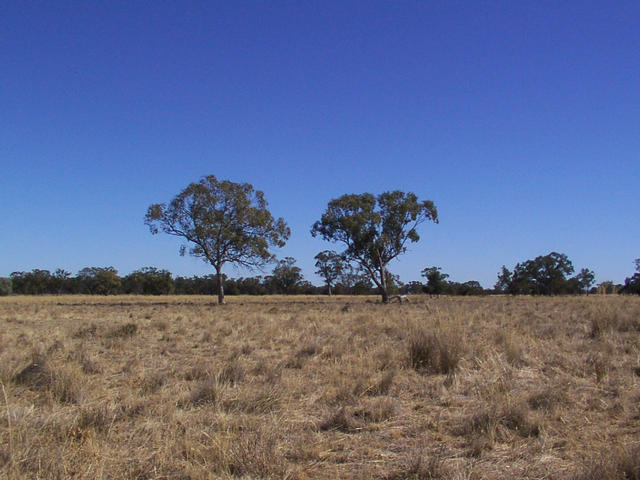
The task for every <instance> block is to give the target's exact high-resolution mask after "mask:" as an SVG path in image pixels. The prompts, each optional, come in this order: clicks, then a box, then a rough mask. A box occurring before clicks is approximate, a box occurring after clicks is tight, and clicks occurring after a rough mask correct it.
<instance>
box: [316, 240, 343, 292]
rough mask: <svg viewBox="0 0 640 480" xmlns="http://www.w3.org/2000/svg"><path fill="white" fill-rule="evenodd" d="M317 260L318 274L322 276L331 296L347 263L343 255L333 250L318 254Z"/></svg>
mask: <svg viewBox="0 0 640 480" xmlns="http://www.w3.org/2000/svg"><path fill="white" fill-rule="evenodd" d="M314 258H315V260H316V264H315V265H316V268H317V269H318V270H316V274H318V275H320V276H321V277H322V278H323V279H324V282H325V284H326V285H327V293H328V294H329V296H331V289H332V288H333V285H334V284H335V282H336V281H337V280H338V279H339V278H340V276H341V275H342V272H343V271H344V268H345V261H344V258H343V257H342V255H339V254H337V253H336V252H334V251H332V250H325V251H323V252H320V253H318V254H317V255H316V256H315V257H314Z"/></svg>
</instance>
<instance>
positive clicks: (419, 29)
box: [0, 1, 640, 287]
mask: <svg viewBox="0 0 640 480" xmlns="http://www.w3.org/2000/svg"><path fill="white" fill-rule="evenodd" d="M639 20H640V3H638V2H632V1H629V2H601V1H597V2H596V1H579V2H578V1H575V2H559V1H553V2H552V1H536V2H513V1H487V2H462V1H460V2H456V1H442V2H429V1H424V2H410V1H398V2H377V1H359V2H352V1H340V2H338V1H326V2H298V1H288V2H281V1H273V2H272V1H269V2H267V1H256V2H240V1H233V2H150V1H149V2H142V1H140V2H129V1H126V2H98V1H89V2H68V3H65V2H62V1H61V2H2V5H1V6H0V65H1V66H2V67H1V68H0V106H1V108H0V218H1V220H0V239H1V240H0V246H1V248H0V276H3V275H8V274H10V273H11V272H12V271H16V270H30V269H32V268H47V269H51V270H53V269H55V268H58V267H62V268H65V269H67V270H71V271H73V272H74V273H75V272H76V271H77V270H79V269H81V268H83V267H85V266H107V265H112V266H114V267H115V268H117V269H118V270H119V271H120V273H121V274H126V273H129V272H130V271H132V270H134V269H137V268H140V267H143V266H149V265H153V266H157V267H160V268H167V269H169V270H171V271H172V272H174V273H176V274H180V275H192V274H205V273H211V272H212V269H211V268H210V267H208V266H207V265H206V264H204V263H203V262H202V261H201V260H198V259H193V258H188V257H180V256H179V255H178V247H179V241H178V240H177V239H176V238H174V237H169V236H162V235H157V236H152V235H151V234H150V233H149V231H148V229H147V227H146V226H145V225H144V223H143V218H144V214H145V212H146V209H147V207H148V206H149V205H150V204H152V203H157V202H165V201H169V200H170V199H171V198H172V197H173V196H174V195H175V194H177V193H178V192H179V191H180V190H181V189H183V188H184V187H186V186H187V185H188V184H189V183H190V182H192V181H197V180H198V179H199V178H200V177H202V176H203V175H208V174H214V175H216V176H217V177H218V178H220V179H229V180H232V181H238V182H249V183H251V184H253V185H254V186H255V187H256V188H258V189H260V190H263V191H264V192H265V196H266V198H267V200H268V201H269V204H270V208H271V211H272V213H273V214H274V215H275V216H282V217H284V218H285V220H286V221H287V222H288V223H289V225H290V227H291V229H292V236H291V239H290V240H289V242H288V244H287V246H286V247H285V248H283V249H282V250H280V251H278V252H277V253H278V255H279V256H280V257H284V256H292V257H295V258H296V259H297V260H298V264H299V265H300V266H301V267H302V269H303V272H304V273H305V276H306V277H307V278H308V279H310V280H311V281H313V282H315V283H319V280H318V279H317V278H316V277H315V276H314V275H313V270H314V268H313V263H314V261H313V256H314V255H315V254H316V253H317V252H319V251H321V250H324V249H327V248H336V247H332V246H331V245H330V244H326V243H324V242H322V241H321V240H319V239H312V238H311V236H310V234H309V230H310V227H311V225H312V224H313V222H314V221H316V220H318V219H319V217H320V215H321V214H322V212H323V211H324V209H325V208H326V205H327V202H328V201H329V200H330V199H332V198H335V197H337V196H339V195H342V194H344V193H362V192H371V193H380V192H383V191H387V190H395V189H400V190H406V191H413V192H415V193H416V194H417V195H418V196H419V197H420V198H422V199H429V200H433V201H434V202H435V204H436V206H437V207H438V210H439V215H440V223H439V224H438V225H433V224H425V225H424V226H423V227H422V229H421V231H420V233H421V236H422V239H421V241H420V242H419V243H417V244H413V245H411V247H410V252H409V253H407V254H406V255H404V256H403V257H402V258H401V259H400V260H399V261H397V262H393V263H392V264H391V265H390V270H391V271H392V272H394V273H397V274H400V276H401V279H402V280H404V281H410V280H418V279H420V271H421V270H422V269H423V268H425V267H428V266H432V265H437V266H440V267H442V268H443V270H444V271H445V272H447V273H449V274H450V275H451V278H452V279H453V280H456V281H467V280H472V279H474V280H478V281H480V282H481V283H482V284H483V285H484V286H487V287H488V286H492V285H493V284H494V283H495V280H496V275H497V272H498V271H499V269H500V267H501V266H502V265H503V264H504V265H507V266H508V267H512V266H513V265H514V264H515V263H516V262H519V261H524V260H527V259H530V258H534V257H535V256H537V255H542V254H546V253H549V252H551V251H554V250H555V251H558V252H561V253H565V254H567V255H568V256H569V258H570V259H571V260H572V261H573V263H574V266H575V267H576V269H580V268H582V267H588V268H591V269H593V270H594V271H595V272H596V276H597V280H598V281H602V280H609V279H610V280H613V281H615V282H622V281H623V280H624V278H625V276H630V275H631V273H632V272H633V270H634V266H633V259H635V258H638V257H640V247H639V239H640V222H639V219H640V215H639V214H640V202H638V200H637V193H636V192H637V190H638V185H639V184H640V53H639V52H640V35H639V34H638V29H637V25H638V21H639ZM226 273H227V274H229V275H231V276H237V275H245V274H246V272H243V271H235V270H234V269H233V268H232V267H228V268H227V272H226Z"/></svg>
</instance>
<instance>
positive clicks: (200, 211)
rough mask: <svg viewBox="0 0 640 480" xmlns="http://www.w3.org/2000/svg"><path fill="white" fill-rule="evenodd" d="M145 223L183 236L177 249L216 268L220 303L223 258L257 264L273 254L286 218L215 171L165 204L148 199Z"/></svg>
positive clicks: (282, 238) (286, 234) (285, 230)
mask: <svg viewBox="0 0 640 480" xmlns="http://www.w3.org/2000/svg"><path fill="white" fill-rule="evenodd" d="M145 223H146V224H147V225H148V226H149V229H150V231H151V233H152V234H157V233H158V232H160V231H162V232H164V233H167V234H169V235H174V236H177V237H182V238H183V239H184V240H186V241H187V244H183V245H182V246H181V247H180V254H181V255H184V254H185V252H187V251H188V253H189V254H190V255H192V256H194V257H199V258H202V259H203V260H204V261H206V262H208V263H210V264H211V265H212V266H213V267H214V268H215V270H216V276H217V278H218V302H219V303H224V288H223V278H222V267H223V266H224V265H225V264H226V263H231V264H234V265H239V266H244V267H248V268H256V267H262V266H264V265H265V264H266V263H268V262H271V261H273V260H274V259H275V256H274V255H273V253H271V251H270V248H271V247H282V246H284V244H285V242H286V240H287V239H288V238H289V235H290V230H289V227H288V226H287V224H286V223H285V221H284V220H283V219H282V218H278V219H277V220H276V219H274V218H273V216H272V215H271V213H270V212H269V210H268V209H267V201H266V200H265V198H264V194H263V192H261V191H260V190H255V189H254V188H253V186H252V185H250V184H248V183H234V182H230V181H227V180H224V181H219V180H218V179H217V178H216V177H215V176H214V175H209V176H207V177H204V178H202V179H201V180H200V181H199V182H197V183H191V184H190V185H189V186H188V187H187V188H185V189H184V190H183V191H182V192H180V193H179V194H178V195H177V196H176V197H175V198H174V199H173V200H172V201H171V202H170V203H169V204H164V203H156V204H153V205H151V206H150V207H149V209H148V210H147V214H146V216H145Z"/></svg>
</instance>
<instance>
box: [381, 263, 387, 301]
mask: <svg viewBox="0 0 640 480" xmlns="http://www.w3.org/2000/svg"><path fill="white" fill-rule="evenodd" d="M380 290H381V293H382V303H389V291H388V288H387V272H386V269H385V268H384V267H380Z"/></svg>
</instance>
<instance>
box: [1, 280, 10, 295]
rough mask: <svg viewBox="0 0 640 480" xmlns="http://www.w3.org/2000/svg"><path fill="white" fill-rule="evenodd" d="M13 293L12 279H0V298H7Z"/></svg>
mask: <svg viewBox="0 0 640 480" xmlns="http://www.w3.org/2000/svg"><path fill="white" fill-rule="evenodd" d="M12 292H13V289H12V286H11V279H10V278H0V297H6V296H7V295H11V293H12Z"/></svg>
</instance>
